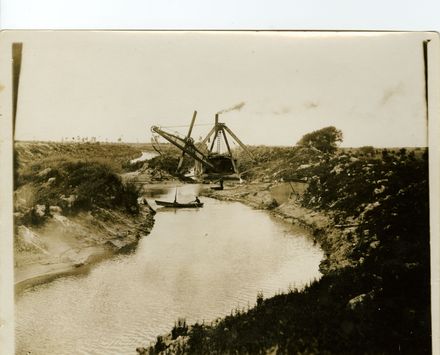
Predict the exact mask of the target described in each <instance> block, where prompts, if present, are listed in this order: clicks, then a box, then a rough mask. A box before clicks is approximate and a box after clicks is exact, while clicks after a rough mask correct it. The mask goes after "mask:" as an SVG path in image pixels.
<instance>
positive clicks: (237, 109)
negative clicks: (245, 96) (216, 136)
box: [217, 101, 245, 115]
mask: <svg viewBox="0 0 440 355" xmlns="http://www.w3.org/2000/svg"><path fill="white" fill-rule="evenodd" d="M244 105H245V102H244V101H243V102H240V103H239V104H237V105H234V106H232V107H229V108H225V109H224V110H221V111H219V112H217V114H218V115H219V114H221V113H226V112H231V111H240V110H241V109H242V108H243V106H244Z"/></svg>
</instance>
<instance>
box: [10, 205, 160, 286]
mask: <svg viewBox="0 0 440 355" xmlns="http://www.w3.org/2000/svg"><path fill="white" fill-rule="evenodd" d="M153 224H154V218H153V213H152V211H151V210H150V209H149V207H148V206H146V205H142V204H141V205H140V210H139V213H138V214H136V215H127V214H125V213H123V212H120V211H115V210H109V209H97V210H95V211H93V212H81V213H79V214H77V215H75V216H63V215H62V214H60V213H55V214H54V215H53V216H52V218H50V219H49V220H48V221H46V223H44V225H42V226H28V227H26V226H18V227H17V233H16V234H15V243H14V247H15V257H14V261H15V268H14V274H15V292H16V293H17V294H19V293H21V292H23V291H24V290H25V289H27V288H29V287H32V286H35V285H38V284H42V283H46V282H49V281H52V280H54V279H55V278H58V277H61V276H67V275H74V274H81V273H87V272H88V271H89V270H90V267H91V266H92V265H94V264H96V263H97V262H99V261H101V260H103V259H106V258H110V257H112V256H113V255H115V254H118V253H123V252H127V251H130V250H131V249H133V248H135V247H136V245H137V243H138V241H139V239H140V238H142V237H145V236H147V235H148V234H149V233H150V231H151V229H152V228H153Z"/></svg>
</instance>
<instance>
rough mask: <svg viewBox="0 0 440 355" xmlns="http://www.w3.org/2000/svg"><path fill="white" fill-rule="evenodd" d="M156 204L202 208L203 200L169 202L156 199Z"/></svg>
mask: <svg viewBox="0 0 440 355" xmlns="http://www.w3.org/2000/svg"><path fill="white" fill-rule="evenodd" d="M155 202H156V205H158V206H164V207H171V208H200V207H203V202H189V203H179V202H168V201H159V200H155Z"/></svg>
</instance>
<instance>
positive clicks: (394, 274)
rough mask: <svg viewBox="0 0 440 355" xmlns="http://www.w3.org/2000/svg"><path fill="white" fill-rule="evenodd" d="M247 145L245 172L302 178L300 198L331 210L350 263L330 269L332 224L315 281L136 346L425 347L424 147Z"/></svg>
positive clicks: (253, 350)
mask: <svg viewBox="0 0 440 355" xmlns="http://www.w3.org/2000/svg"><path fill="white" fill-rule="evenodd" d="M314 133H316V132H314ZM338 137H339V135H334V138H335V141H336V139H338ZM308 138H310V137H308ZM308 142H310V140H309V141H308ZM320 142H321V141H320ZM252 152H253V154H254V156H255V162H254V163H253V165H251V164H250V162H249V161H246V160H245V159H243V160H241V161H240V164H241V167H242V169H243V168H249V170H248V173H247V178H248V179H256V180H266V179H269V180H271V179H272V180H279V181H282V180H284V181H293V180H297V179H300V180H303V181H307V182H308V188H307V190H306V192H305V194H304V195H303V197H302V199H301V201H299V203H300V204H301V205H302V206H303V207H307V208H309V209H313V210H315V211H321V212H323V213H326V214H328V215H330V216H331V217H332V219H333V226H330V228H332V229H333V230H334V228H335V227H334V226H335V225H338V226H340V227H338V228H340V229H339V230H340V233H339V235H338V238H339V240H338V245H341V244H342V245H344V246H346V250H347V252H346V254H345V255H344V257H345V258H347V260H348V261H349V263H347V264H346V265H348V266H344V267H337V268H334V267H333V268H332V267H330V266H329V263H331V260H332V258H333V257H334V255H335V254H337V253H340V252H341V251H340V250H338V249H337V248H336V247H335V246H334V245H332V243H331V241H329V240H327V239H326V238H327V234H326V233H330V229H329V230H324V231H320V235H319V240H320V242H321V245H322V248H323V249H324V251H325V252H326V258H325V259H324V260H323V261H322V265H321V270H322V271H323V272H324V275H323V277H322V278H321V279H320V280H319V281H316V282H313V283H312V284H311V285H309V286H307V287H306V288H305V289H304V290H291V291H290V292H288V293H287V294H282V295H278V296H275V297H273V298H271V299H263V298H262V296H261V295H259V296H258V298H257V305H256V306H255V307H254V308H252V309H250V310H247V311H244V310H243V311H241V310H237V311H235V313H233V314H231V315H230V316H227V317H225V318H223V319H221V320H218V321H216V322H214V323H213V324H199V323H197V324H194V325H190V326H187V325H186V324H185V326H182V324H183V323H182V322H180V325H179V324H176V326H175V327H174V329H173V332H172V338H173V339H176V338H177V339H176V340H174V341H172V342H171V343H170V342H168V343H166V342H165V341H164V339H163V338H162V337H159V338H158V341H157V342H156V343H155V344H154V345H152V346H151V347H150V348H146V349H139V350H138V351H139V352H140V353H149V354H157V353H160V352H161V351H165V352H167V351H169V353H189V354H208V353H209V354H237V353H240V354H258V353H267V352H272V353H281V354H341V353H353V354H394V353H402V354H429V353H431V308H430V249H429V237H430V234H429V181H428V152H427V150H425V149H421V148H418V149H405V148H402V149H394V150H390V149H376V148H373V147H362V148H358V149H351V150H349V149H340V148H338V149H335V150H333V149H330V150H328V149H325V148H324V149H319V147H318V146H315V145H313V144H307V145H306V146H304V145H303V144H301V145H297V146H295V147H292V148H271V147H254V148H253V149H252ZM248 164H249V165H248ZM242 171H243V170H242ZM173 334H174V335H173ZM176 334H178V335H180V336H182V337H181V338H178V336H177V335H176ZM179 339H184V341H178V340H179Z"/></svg>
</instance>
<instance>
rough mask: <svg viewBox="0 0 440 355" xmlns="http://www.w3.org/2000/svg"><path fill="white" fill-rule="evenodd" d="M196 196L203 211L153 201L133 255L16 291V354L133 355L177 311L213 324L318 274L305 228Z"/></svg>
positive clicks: (190, 188)
mask: <svg viewBox="0 0 440 355" xmlns="http://www.w3.org/2000/svg"><path fill="white" fill-rule="evenodd" d="M199 188H200V187H199V186H197V185H187V186H184V187H182V188H180V189H179V194H178V200H179V201H181V202H187V201H190V200H192V199H194V196H195V195H196V194H198V192H199V190H198V189H199ZM174 193H175V190H174V189H171V190H150V191H149V192H148V193H147V195H146V196H147V198H148V199H150V201H153V200H154V198H161V199H167V200H172V199H174ZM201 199H202V200H203V202H205V206H204V208H202V209H194V210H193V209H182V210H167V209H163V208H159V209H158V213H157V214H156V216H155V219H156V222H155V226H154V228H153V231H152V232H151V234H150V235H148V236H147V237H144V238H143V239H141V241H140V243H139V246H138V248H137V250H136V251H135V252H134V253H132V254H130V255H119V256H117V257H114V258H112V259H111V260H107V261H104V262H102V263H100V264H98V265H96V266H95V267H94V268H93V269H92V271H91V272H90V273H89V274H87V275H82V276H72V277H65V278H60V279H57V280H55V281H53V282H51V283H49V284H45V285H41V286H37V287H34V288H32V289H30V290H28V291H26V292H25V293H23V294H22V295H21V296H19V297H18V299H17V300H16V346H17V353H18V354H26V353H27V352H28V351H30V353H31V354H33V355H34V354H44V355H47V354H57V355H58V354H69V355H71V354H118V355H119V354H136V352H135V349H136V347H138V346H146V345H148V343H149V341H151V340H154V339H155V337H156V336H157V335H159V334H162V333H165V332H168V331H169V330H170V329H171V327H172V326H173V325H174V322H175V321H176V320H177V318H178V317H184V318H186V320H187V321H188V322H190V323H191V322H195V321H203V320H204V321H211V320H214V319H215V318H217V317H220V316H223V315H226V314H230V312H231V310H233V309H236V308H240V309H241V308H247V307H248V305H249V306H253V305H254V304H255V301H256V295H257V292H259V291H262V292H263V294H264V297H270V296H273V295H274V294H275V293H277V292H279V291H283V290H284V291H285V290H287V289H288V287H289V286H292V287H293V286H295V287H301V286H303V285H304V284H305V283H307V282H309V281H311V280H313V279H315V278H319V277H320V273H319V271H318V265H319V262H320V260H321V259H322V256H323V255H322V251H321V250H320V249H319V248H318V247H316V246H313V243H312V241H311V240H310V238H308V237H307V233H306V232H305V231H304V230H302V229H300V228H298V227H295V226H292V225H288V224H285V223H281V222H279V221H277V220H275V219H274V218H272V217H270V216H269V215H268V214H267V213H265V212H262V211H257V210H253V209H251V208H249V207H247V206H245V205H242V204H240V203H233V202H223V201H217V200H214V199H209V198H201ZM151 204H152V206H153V207H156V206H155V204H154V202H152V203H151Z"/></svg>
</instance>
